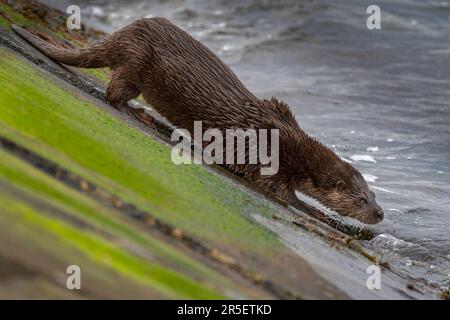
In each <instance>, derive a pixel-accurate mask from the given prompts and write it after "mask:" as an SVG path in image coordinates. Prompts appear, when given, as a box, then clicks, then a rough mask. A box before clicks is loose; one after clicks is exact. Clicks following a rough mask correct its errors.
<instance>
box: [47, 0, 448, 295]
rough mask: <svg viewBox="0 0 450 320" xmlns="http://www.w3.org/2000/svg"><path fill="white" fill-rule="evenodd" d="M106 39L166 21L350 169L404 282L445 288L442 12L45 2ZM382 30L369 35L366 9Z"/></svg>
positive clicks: (422, 7)
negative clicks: (140, 21)
mask: <svg viewBox="0 0 450 320" xmlns="http://www.w3.org/2000/svg"><path fill="white" fill-rule="evenodd" d="M44 2H47V3H49V4H52V5H54V6H56V7H59V8H61V9H63V10H64V11H65V8H66V6H67V5H69V4H78V5H79V6H80V7H81V9H82V19H85V20H84V22H86V23H88V24H89V25H91V26H94V27H97V28H100V29H103V30H105V31H108V32H111V31H114V30H116V29H118V28H120V27H122V26H124V25H126V24H128V23H130V22H132V21H133V20H135V19H137V18H140V17H154V16H163V17H167V18H169V19H171V20H172V21H173V22H175V23H176V24H178V25H179V26H181V27H182V28H184V29H185V30H187V31H188V32H190V33H191V34H192V35H193V36H194V37H196V38H198V39H199V40H201V41H202V42H203V43H205V44H206V45H207V46H208V47H209V48H210V49H212V50H213V51H214V52H216V53H217V54H218V55H219V56H220V57H221V58H222V59H223V60H224V61H226V62H227V63H228V64H229V65H230V66H231V67H232V69H233V70H234V71H235V72H236V74H237V75H238V76H239V77H240V78H241V79H242V81H243V82H244V83H245V84H246V85H247V86H248V87H249V88H250V89H251V90H252V91H253V92H254V93H256V94H257V95H258V96H260V97H271V96H277V97H278V98H280V99H282V100H285V101H286V102H288V104H289V105H290V106H291V108H292V109H293V111H294V113H295V115H296V117H297V120H298V122H299V123H300V125H301V127H302V128H303V129H305V130H306V131H307V132H309V133H311V134H312V135H314V136H315V137H317V138H318V139H319V140H320V141H322V142H323V143H325V144H326V145H328V146H329V147H331V148H332V149H333V150H335V151H336V152H337V154H339V155H340V156H341V157H343V158H344V159H346V160H347V161H350V162H352V163H353V164H354V165H355V166H356V167H357V168H358V169H359V170H360V171H361V172H362V173H363V174H364V175H365V178H366V180H367V181H368V183H369V185H370V186H371V187H372V188H373V191H374V192H375V193H376V195H377V199H378V202H379V203H380V204H381V206H382V207H383V208H384V211H385V220H384V221H383V222H382V223H380V224H378V225H376V226H375V227H374V229H375V231H376V232H377V233H378V234H379V236H377V237H376V238H375V239H373V240H372V241H370V242H367V243H365V245H366V246H367V247H369V248H370V249H371V250H374V251H376V252H377V253H378V254H379V255H381V256H382V257H383V259H384V260H385V261H387V262H389V263H390V265H391V267H393V268H395V269H396V270H398V271H399V272H401V273H403V274H404V275H405V276H408V277H412V278H415V279H423V280H424V281H426V282H428V283H431V284H435V285H437V286H442V287H444V286H448V285H449V284H450V3H449V2H446V1H438V0H383V1H375V0H372V1H365V0H354V1H350V0H339V1H332V0H317V1H313V0H309V1H308V0H304V1H298V0H271V1H265V0H259V1H258V0H242V1H238V0H217V1H211V0H203V1H201V0H196V1H194V0H164V1H163V0H159V1H142V0H127V1H120V0H116V1H106V0H91V1H89V0H84V1H73V0H71V1H65V0H64V1H59V0H58V1H54V0H53V1H52V0H47V1H44ZM373 4H375V5H378V6H379V7H380V9H381V29H380V30H369V29H368V28H367V26H366V19H367V17H368V16H369V14H367V13H366V9H367V7H368V6H369V5H373Z"/></svg>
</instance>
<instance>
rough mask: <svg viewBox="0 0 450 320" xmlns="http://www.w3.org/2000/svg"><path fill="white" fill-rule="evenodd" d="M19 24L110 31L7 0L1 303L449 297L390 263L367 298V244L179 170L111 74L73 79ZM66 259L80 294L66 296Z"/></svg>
mask: <svg viewBox="0 0 450 320" xmlns="http://www.w3.org/2000/svg"><path fill="white" fill-rule="evenodd" d="M37 8H39V10H37ZM12 23H16V24H18V25H22V26H26V27H28V28H29V29H30V30H33V31H38V32H39V33H40V34H42V35H45V36H46V37H48V38H49V39H51V41H54V42H55V43H60V44H62V45H67V43H69V42H68V41H70V42H73V43H76V44H79V45H82V44H83V43H85V42H86V41H87V39H91V38H95V37H98V36H100V34H99V33H97V32H95V31H92V30H90V31H88V30H85V29H83V30H82V31H81V32H80V33H68V32H66V31H65V29H64V27H63V23H64V15H63V14H62V13H60V12H58V11H56V10H52V9H49V8H47V7H45V6H43V5H40V4H38V3H36V2H31V1H24V2H21V4H20V5H16V6H14V5H12V6H11V5H10V4H8V2H7V1H3V0H1V1H0V28H1V29H0V35H1V42H0V46H1V47H0V88H1V89H0V90H1V91H0V141H1V143H0V146H1V148H0V189H1V195H0V297H3V298H21V297H22V298H188V299H214V298H232V299H240V298H256V299H260V298H324V299H325V298H334V299H339V298H369V299H370V298H376V299H378V298H437V297H438V295H437V293H436V292H435V291H434V290H433V289H432V288H428V287H425V286H423V285H422V284H419V283H414V285H411V283H410V282H408V281H406V280H405V279H402V278H401V277H400V276H398V275H397V274H395V273H394V272H392V271H390V270H388V269H385V270H384V272H383V276H384V277H385V278H386V286H384V287H383V288H382V290H375V291H373V290H368V289H367V287H366V278H367V274H366V272H365V271H366V268H367V266H369V265H371V264H373V263H379V261H378V260H377V258H376V257H372V256H370V254H369V253H367V252H366V251H365V250H364V249H363V248H362V247H361V246H360V245H359V243H358V242H357V241H355V240H353V239H351V238H350V237H348V236H346V235H343V234H341V233H340V232H338V231H335V230H332V229H330V228H329V227H328V226H324V225H322V224H321V223H319V222H316V221H313V220H312V219H311V218H308V217H306V216H305V215H303V214H302V213H301V212H296V213H295V212H293V211H292V210H290V209H288V208H286V207H283V206H281V205H280V204H277V203H273V202H271V201H270V200H268V199H266V198H265V197H264V196H262V195H260V194H258V193H257V192H255V191H253V190H251V189H249V188H247V187H245V186H244V185H242V184H241V183H240V182H239V181H238V180H237V179H234V178H232V177H229V176H227V175H226V174H223V173H221V172H220V171H218V170H215V169H211V168H207V167H204V166H198V165H184V166H176V165H174V164H173V163H172V161H171V158H170V152H171V149H170V145H168V144H167V143H166V140H165V139H166V137H164V136H163V135H161V133H160V132H157V131H155V130H151V129H148V128H145V127H144V126H142V125H141V124H139V123H138V122H137V121H135V120H133V119H132V118H131V117H129V116H127V115H124V114H121V113H119V112H117V111H116V110H114V109H113V108H112V107H110V106H108V105H107V104H105V103H104V101H102V99H101V97H100V96H101V94H100V96H99V94H98V92H101V90H100V91H99V90H97V89H98V88H100V89H101V87H102V85H104V84H105V81H106V80H107V77H108V74H109V72H108V70H95V71H89V72H86V71H80V72H77V73H73V72H71V69H67V68H65V67H63V66H60V65H58V64H55V63H54V62H52V61H50V60H48V59H47V58H46V57H44V56H43V55H41V54H40V53H38V52H37V51H36V50H35V49H33V48H32V47H30V46H29V45H28V44H26V43H24V42H23V41H22V40H21V39H19V38H18V37H17V36H15V35H14V34H13V33H12V32H11V30H10V25H11V24H12ZM80 83H81V84H84V85H78V84H80ZM86 83H88V84H90V85H92V88H94V89H96V90H94V89H92V90H90V89H89V88H90V87H89V85H87V86H86ZM99 97H100V99H99ZM294 223H295V224H294ZM299 226H300V227H299ZM68 265H78V266H80V268H81V270H82V284H83V287H82V290H79V291H70V290H68V289H67V288H66V278H67V274H66V273H65V271H66V268H67V266H68ZM411 287H413V288H415V290H411ZM408 288H410V289H408ZM417 288H419V289H417Z"/></svg>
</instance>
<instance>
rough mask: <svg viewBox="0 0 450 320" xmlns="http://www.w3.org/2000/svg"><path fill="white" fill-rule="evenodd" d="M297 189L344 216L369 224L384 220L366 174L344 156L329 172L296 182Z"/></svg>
mask: <svg viewBox="0 0 450 320" xmlns="http://www.w3.org/2000/svg"><path fill="white" fill-rule="evenodd" d="M294 188H295V191H297V192H298V191H300V192H301V193H303V194H305V195H307V196H309V197H312V198H314V199H316V200H317V201H319V202H320V203H321V204H323V205H324V206H326V207H328V208H330V209H331V210H333V211H336V212H337V213H339V214H341V215H343V216H347V217H351V218H354V219H357V220H359V221H361V222H363V223H367V224H375V223H378V222H380V221H381V220H383V217H384V214H383V210H382V209H381V208H380V206H379V205H378V204H377V202H376V200H375V194H374V193H373V192H372V191H370V189H369V187H368V185H367V183H366V181H365V180H364V178H363V177H362V175H361V174H360V173H359V172H358V171H357V170H356V169H355V168H354V167H353V166H351V165H350V164H348V163H346V162H344V161H342V160H340V159H336V161H335V162H334V164H333V166H332V167H327V168H326V171H325V172H316V173H314V174H312V175H311V176H310V177H308V178H307V179H301V180H299V181H298V182H297V183H295V181H294Z"/></svg>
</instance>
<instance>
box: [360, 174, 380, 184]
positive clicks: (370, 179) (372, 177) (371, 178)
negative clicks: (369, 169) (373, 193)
mask: <svg viewBox="0 0 450 320" xmlns="http://www.w3.org/2000/svg"><path fill="white" fill-rule="evenodd" d="M362 176H363V178H364V180H366V181H367V182H375V181H376V180H377V179H378V177H377V176H375V175H373V174H370V173H363V174H362Z"/></svg>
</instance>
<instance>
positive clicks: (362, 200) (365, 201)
mask: <svg viewBox="0 0 450 320" xmlns="http://www.w3.org/2000/svg"><path fill="white" fill-rule="evenodd" d="M359 203H360V204H361V205H362V206H363V205H365V204H367V199H365V198H361V199H359Z"/></svg>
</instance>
